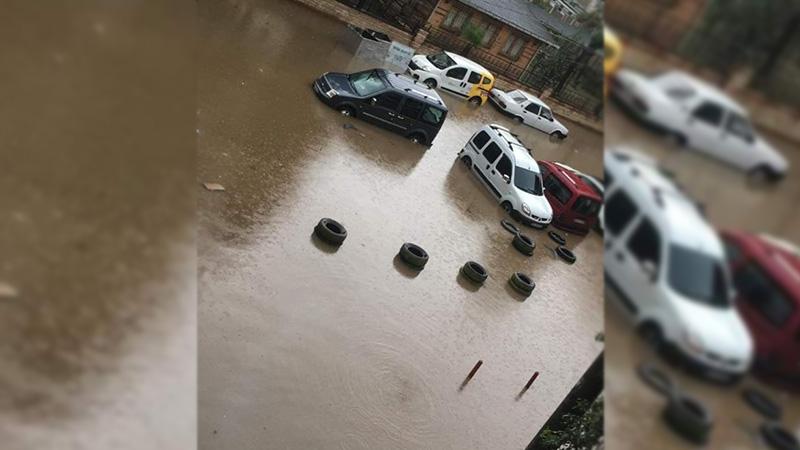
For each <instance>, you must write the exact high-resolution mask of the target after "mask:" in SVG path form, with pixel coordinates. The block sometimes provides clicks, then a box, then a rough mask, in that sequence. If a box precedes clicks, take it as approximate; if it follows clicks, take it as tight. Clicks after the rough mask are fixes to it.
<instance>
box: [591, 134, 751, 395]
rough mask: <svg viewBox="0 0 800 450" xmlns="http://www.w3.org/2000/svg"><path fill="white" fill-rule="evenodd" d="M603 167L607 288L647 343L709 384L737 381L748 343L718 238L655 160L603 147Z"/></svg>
mask: <svg viewBox="0 0 800 450" xmlns="http://www.w3.org/2000/svg"><path fill="white" fill-rule="evenodd" d="M604 165H605V182H606V191H605V223H604V225H605V256H604V267H605V272H606V281H607V285H609V286H610V287H611V288H612V289H614V290H616V291H617V293H618V294H619V298H620V300H621V303H622V305H623V306H624V308H625V310H626V311H627V312H628V313H629V315H630V316H631V317H632V318H633V319H634V321H635V323H636V324H637V327H638V329H639V330H640V331H641V333H642V334H643V335H644V336H645V338H646V339H647V340H649V341H650V342H651V343H653V344H655V345H656V346H657V347H660V348H663V349H667V350H673V352H672V353H675V354H677V355H680V356H682V357H683V359H684V360H685V361H687V362H689V363H690V365H691V366H693V367H695V368H699V369H701V372H702V373H703V374H705V375H707V376H709V377H711V378H715V379H719V380H725V381H733V380H737V379H738V378H739V377H740V376H741V375H742V374H744V373H745V372H746V371H747V370H748V369H749V368H750V364H751V362H752V358H753V341H752V338H751V337H750V334H749V332H748V330H747V328H746V327H745V325H744V322H743V321H742V319H741V318H740V316H739V314H738V312H737V310H736V308H735V307H734V305H733V304H732V300H733V289H732V287H731V277H730V274H729V272H728V268H727V265H726V263H725V254H724V250H723V246H722V243H721V241H720V239H719V237H718V236H717V234H716V232H715V231H714V229H713V228H712V227H711V226H710V225H709V224H708V223H707V222H706V220H705V218H704V217H703V215H702V214H701V212H700V211H699V209H698V208H697V206H696V204H695V203H694V202H693V201H692V200H690V199H689V198H688V197H687V196H686V195H685V194H684V193H683V191H682V190H681V189H680V188H679V187H678V186H677V185H676V184H675V183H674V182H673V181H672V179H671V178H670V177H668V176H667V175H665V174H664V173H662V171H661V170H660V169H659V167H658V165H657V164H656V163H655V162H654V161H653V160H651V159H648V158H646V157H644V156H642V155H639V154H637V153H635V152H632V151H630V150H626V149H606V152H605V155H604Z"/></svg>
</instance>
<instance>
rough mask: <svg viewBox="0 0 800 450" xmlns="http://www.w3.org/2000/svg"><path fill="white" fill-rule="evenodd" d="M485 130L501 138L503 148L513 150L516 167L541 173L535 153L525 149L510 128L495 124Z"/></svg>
mask: <svg viewBox="0 0 800 450" xmlns="http://www.w3.org/2000/svg"><path fill="white" fill-rule="evenodd" d="M484 128H489V129H491V130H492V131H493V132H494V133H495V134H496V135H498V136H499V137H500V139H499V142H500V144H501V145H502V146H503V147H505V148H507V149H509V150H511V153H512V155H513V156H514V165H516V166H519V167H522V168H523V169H528V170H530V171H532V172H536V173H539V172H540V170H539V164H537V163H536V160H535V159H534V158H533V152H532V151H531V150H530V149H529V148H527V147H525V144H523V143H522V141H520V140H519V137H518V136H517V135H516V134H514V133H512V132H511V131H510V130H509V129H508V128H506V127H504V126H502V125H497V124H494V123H493V124H490V125H486V126H485V127H484Z"/></svg>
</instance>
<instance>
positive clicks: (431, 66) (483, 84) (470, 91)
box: [408, 52, 494, 105]
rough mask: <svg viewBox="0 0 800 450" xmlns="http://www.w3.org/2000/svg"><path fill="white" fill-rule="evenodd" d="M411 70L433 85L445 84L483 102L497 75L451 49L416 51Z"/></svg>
mask: <svg viewBox="0 0 800 450" xmlns="http://www.w3.org/2000/svg"><path fill="white" fill-rule="evenodd" d="M408 72H409V73H410V74H411V76H412V77H413V78H414V79H415V80H419V81H421V82H423V83H425V85H426V86H428V87H430V88H431V89H434V88H442V89H444V90H446V91H448V92H451V93H453V94H456V95H458V96H460V97H464V98H466V99H467V100H468V101H469V102H470V103H473V104H475V105H482V104H484V103H486V101H487V99H488V98H489V91H491V90H492V88H493V87H494V75H492V74H491V72H489V71H488V70H486V69H485V68H484V67H483V66H481V65H480V64H478V63H476V62H473V61H470V60H469V59H467V58H464V57H463V56H459V55H456V54H455V53H450V52H441V53H437V54H435V55H428V56H425V55H416V56H414V57H413V58H411V61H410V62H409V63H408Z"/></svg>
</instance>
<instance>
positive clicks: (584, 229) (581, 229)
mask: <svg viewBox="0 0 800 450" xmlns="http://www.w3.org/2000/svg"><path fill="white" fill-rule="evenodd" d="M553 226H554V227H556V228H558V229H559V230H564V231H569V232H570V233H574V234H589V230H591V227H590V226H588V225H584V226H576V225H573V224H567V223H563V222H560V221H558V220H553Z"/></svg>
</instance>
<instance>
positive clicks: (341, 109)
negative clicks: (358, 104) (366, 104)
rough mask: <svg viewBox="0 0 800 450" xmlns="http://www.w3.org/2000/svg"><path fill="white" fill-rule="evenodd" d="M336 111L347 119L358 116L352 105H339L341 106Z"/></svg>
mask: <svg viewBox="0 0 800 450" xmlns="http://www.w3.org/2000/svg"><path fill="white" fill-rule="evenodd" d="M336 110H337V111H339V113H340V114H341V115H343V116H345V117H355V116H356V110H355V108H353V107H352V106H350V105H339V106H337V107H336ZM345 111H347V113H345Z"/></svg>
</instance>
